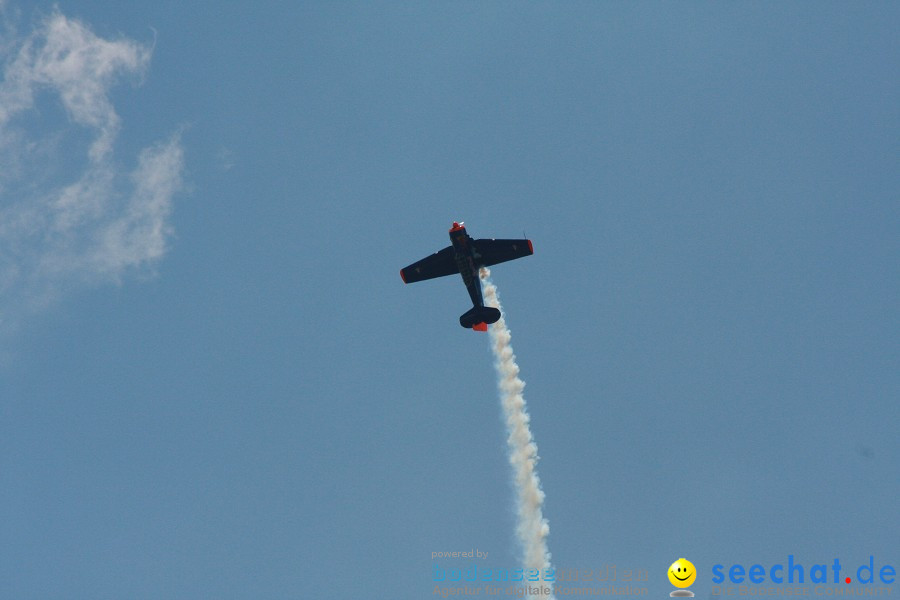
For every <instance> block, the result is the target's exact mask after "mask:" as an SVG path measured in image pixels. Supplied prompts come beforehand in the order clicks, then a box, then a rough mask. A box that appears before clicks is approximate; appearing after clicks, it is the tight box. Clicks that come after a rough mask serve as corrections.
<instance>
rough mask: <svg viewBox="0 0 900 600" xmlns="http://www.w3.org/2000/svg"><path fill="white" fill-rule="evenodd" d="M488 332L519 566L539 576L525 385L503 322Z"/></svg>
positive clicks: (486, 275) (491, 299) (540, 495)
mask: <svg viewBox="0 0 900 600" xmlns="http://www.w3.org/2000/svg"><path fill="white" fill-rule="evenodd" d="M479 275H480V277H481V280H482V282H483V285H482V288H483V291H484V302H485V305H487V306H492V307H494V308H497V309H499V310H501V312H502V309H501V307H500V298H499V296H498V295H497V287H496V286H495V285H494V284H493V283H491V280H490V277H491V271H490V270H489V269H487V268H482V269H481V272H480V273H479ZM489 332H490V336H491V348H492V349H493V351H494V359H495V361H496V362H495V366H496V368H497V376H498V385H499V387H500V400H501V403H502V405H503V415H504V416H505V418H506V430H507V433H508V434H509V437H508V438H507V444H508V445H509V462H510V464H511V465H512V467H513V471H514V473H515V479H516V494H517V498H516V504H517V509H518V526H517V532H516V533H517V534H518V537H519V542H520V543H521V544H522V550H523V552H524V565H523V566H524V567H525V568H528V569H539V570H540V572H541V574H542V575H543V573H544V571H545V570H546V569H549V568H550V552H549V550H548V549H547V535H548V534H549V533H550V525H549V524H548V523H547V520H546V519H545V518H544V515H543V512H542V510H541V507H542V506H543V504H544V492H543V491H542V490H541V481H540V479H539V478H538V475H537V471H536V470H535V465H536V464H537V459H538V453H537V444H535V443H534V437H533V436H532V435H531V429H530V428H529V427H528V422H529V421H530V420H531V418H530V417H529V416H528V411H527V410H526V409H525V397H524V396H523V395H522V392H523V390H524V389H525V382H524V381H522V380H521V379H519V366H518V365H517V364H516V355H515V354H513V349H512V345H511V344H510V338H511V336H510V333H509V329H507V327H506V320H505V319H504V318H503V317H502V316H501V317H500V320H499V321H497V322H496V323H494V324H493V325H491V326H490V327H489ZM542 583H543V582H542ZM543 585H544V587H546V586H547V585H551V584H549V583H543ZM551 590H552V585H551ZM553 597H554V596H553V593H552V591H551V593H550V595H549V596H545V597H544V598H550V599H551V600H552V598H553Z"/></svg>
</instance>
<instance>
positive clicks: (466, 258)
mask: <svg viewBox="0 0 900 600" xmlns="http://www.w3.org/2000/svg"><path fill="white" fill-rule="evenodd" d="M450 243H451V244H452V246H453V258H454V260H455V261H456V268H457V269H459V274H460V275H461V276H462V280H463V283H465V284H466V290H467V291H468V292H469V297H470V298H471V299H472V304H473V305H474V306H476V307H481V306H484V296H483V295H482V292H481V278H480V277H479V276H478V268H479V265H478V264H477V262H476V257H475V246H474V245H473V244H472V238H470V237H469V234H468V233H466V228H465V227H463V226H461V225H460V226H455V227H454V228H453V229H451V230H450Z"/></svg>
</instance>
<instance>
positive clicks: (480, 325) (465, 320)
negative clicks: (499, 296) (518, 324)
mask: <svg viewBox="0 0 900 600" xmlns="http://www.w3.org/2000/svg"><path fill="white" fill-rule="evenodd" d="M499 320H500V311H499V310H498V309H496V308H494V307H492V306H476V307H474V308H473V309H471V310H469V311H467V312H466V313H464V314H463V315H462V316H460V317H459V324H460V325H462V326H463V327H465V328H467V329H474V330H475V331H487V326H488V324H489V323H496V322H497V321H499Z"/></svg>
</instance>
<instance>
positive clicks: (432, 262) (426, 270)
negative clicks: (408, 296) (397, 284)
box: [400, 246, 459, 283]
mask: <svg viewBox="0 0 900 600" xmlns="http://www.w3.org/2000/svg"><path fill="white" fill-rule="evenodd" d="M458 274H459V268H458V267H457V266H456V260H454V258H453V246H447V247H446V248H444V249H443V250H440V251H438V252H435V253H434V254H432V255H431V256H426V257H425V258H423V259H422V260H420V261H418V262H414V263H413V264H411V265H409V266H408V267H405V268H403V269H400V277H401V278H402V279H403V283H415V282H416V281H424V280H426V279H434V278H435V277H444V276H445V275H458Z"/></svg>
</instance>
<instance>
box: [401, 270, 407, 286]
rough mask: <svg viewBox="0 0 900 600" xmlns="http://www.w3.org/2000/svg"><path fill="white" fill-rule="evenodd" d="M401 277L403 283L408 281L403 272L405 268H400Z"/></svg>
mask: <svg viewBox="0 0 900 600" xmlns="http://www.w3.org/2000/svg"><path fill="white" fill-rule="evenodd" d="M400 279H402V280H403V283H406V274H405V273H404V272H403V269H400Z"/></svg>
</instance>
